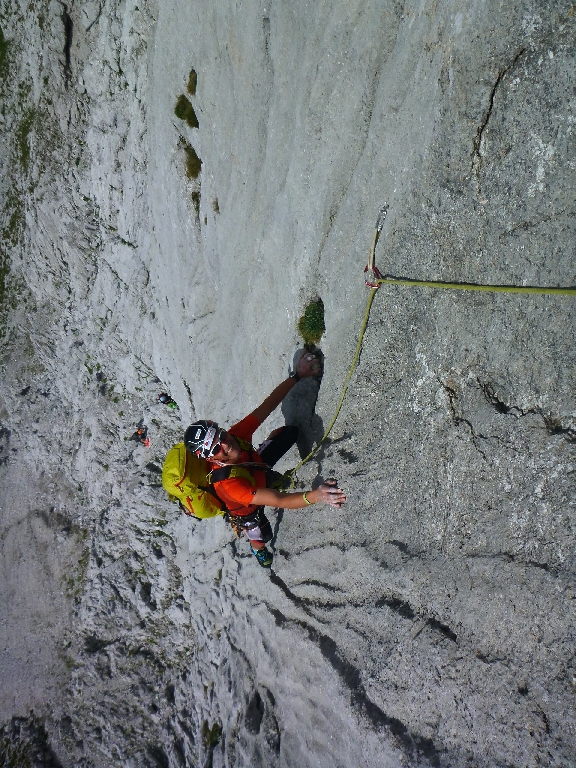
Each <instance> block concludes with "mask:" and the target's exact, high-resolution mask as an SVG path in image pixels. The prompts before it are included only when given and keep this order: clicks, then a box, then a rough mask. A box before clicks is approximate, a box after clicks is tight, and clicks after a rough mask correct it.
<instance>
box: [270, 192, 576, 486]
mask: <svg viewBox="0 0 576 768" xmlns="http://www.w3.org/2000/svg"><path fill="white" fill-rule="evenodd" d="M389 207H390V206H389V205H388V203H384V205H383V206H382V207H381V208H380V210H379V211H378V218H377V219H376V226H375V228H374V237H373V239H372V245H371V247H370V254H369V256H368V263H367V265H366V267H365V268H364V275H365V278H364V282H365V283H366V285H367V286H368V288H370V295H369V296H368V302H367V304H366V311H365V313H364V319H363V321H362V326H361V328H360V333H359V336H358V343H357V345H356V352H355V353H354V357H353V359H352V364H351V366H350V370H349V371H348V375H347V376H346V379H345V380H344V387H343V389H342V395H341V397H340V401H339V402H338V405H337V407H336V412H335V414H334V417H333V419H332V421H331V422H330V425H329V426H328V429H327V430H326V432H324V434H323V436H322V438H321V439H320V440H319V441H318V443H317V444H316V445H315V446H314V448H312V450H311V451H310V453H309V454H308V455H307V456H305V457H304V458H303V459H302V461H301V462H300V463H299V464H297V465H296V466H295V467H294V469H291V470H289V471H288V472H286V473H285V475H284V476H285V477H286V478H290V480H291V485H290V488H294V486H295V484H296V480H295V477H294V475H295V473H296V472H297V471H298V470H299V469H300V467H303V466H304V464H306V463H307V462H308V461H310V459H311V458H312V457H313V456H315V455H316V453H318V451H319V450H320V448H321V447H322V444H323V443H324V441H325V440H326V438H327V437H328V435H329V434H330V432H331V431H332V428H333V427H334V424H335V423H336V419H337V418H338V416H339V415H340V410H341V409H342V405H343V403H344V398H345V397H346V392H347V391H348V385H349V383H350V379H351V378H352V375H353V373H354V371H355V369H356V366H357V364H358V360H359V359H360V352H361V351H362V344H363V342H364V334H365V332H366V327H367V325H368V320H369V318H370V310H371V308H372V302H373V301H374V296H375V295H376V292H377V290H378V289H379V288H380V286H381V285H406V286H413V287H416V288H448V289H451V290H462V291H485V292H492V293H528V294H530V293H531V294H553V295H557V296H576V286H570V287H566V288H553V287H546V286H525V285H480V284H478V283H445V282H442V281H439V280H413V279H411V278H395V277H388V276H384V275H382V274H381V273H380V271H379V270H378V267H376V265H375V263H374V261H375V253H376V246H377V244H378V239H379V237H380V233H381V232H382V228H383V226H384V222H385V220H386V215H387V213H388V209H389Z"/></svg>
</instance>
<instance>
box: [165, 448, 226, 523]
mask: <svg viewBox="0 0 576 768" xmlns="http://www.w3.org/2000/svg"><path fill="white" fill-rule="evenodd" d="M208 471H209V467H208V463H207V462H206V460H205V459H199V458H197V457H196V456H194V455H193V454H191V453H189V452H188V451H187V450H186V446H185V445H184V443H178V445H175V446H174V447H173V448H170V450H169V451H168V454H167V456H166V459H165V461H164V467H163V468H162V485H163V486H164V489H165V490H166V492H167V494H168V497H169V499H170V501H179V502H180V503H181V504H182V508H183V511H184V512H185V513H186V514H187V515H192V516H193V517H202V518H203V517H216V516H217V515H223V514H224V510H225V507H224V504H223V503H222V502H221V501H220V499H219V498H218V496H216V492H215V491H214V488H213V486H212V485H211V484H210V483H209V482H208V479H207V477H206V475H207V474H208Z"/></svg>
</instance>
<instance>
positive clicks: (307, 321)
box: [298, 296, 326, 345]
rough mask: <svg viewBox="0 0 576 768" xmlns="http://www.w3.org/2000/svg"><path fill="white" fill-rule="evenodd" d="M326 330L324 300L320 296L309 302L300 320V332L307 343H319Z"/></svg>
mask: <svg viewBox="0 0 576 768" xmlns="http://www.w3.org/2000/svg"><path fill="white" fill-rule="evenodd" d="M325 330H326V326H325V325H324V302H323V301H322V299H321V298H320V297H319V296H318V297H316V298H315V299H312V301H310V302H309V303H308V306H307V307H306V309H305V310H304V314H303V315H302V317H301V318H300V320H299V321H298V332H299V334H300V336H302V338H303V339H304V343H305V344H310V345H312V344H317V343H318V342H319V341H320V339H321V338H322V334H323V333H324V331H325Z"/></svg>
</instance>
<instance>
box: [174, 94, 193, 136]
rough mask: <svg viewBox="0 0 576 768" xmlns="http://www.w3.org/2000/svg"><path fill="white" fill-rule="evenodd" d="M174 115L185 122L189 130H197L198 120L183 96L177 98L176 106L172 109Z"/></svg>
mask: <svg viewBox="0 0 576 768" xmlns="http://www.w3.org/2000/svg"><path fill="white" fill-rule="evenodd" d="M174 114H175V115H176V117H177V118H179V119H180V120H185V121H186V125H188V126H189V127H190V128H199V123H198V118H197V117H196V112H194V107H193V106H192V104H191V103H190V102H189V101H188V99H187V98H186V96H184V94H181V95H180V96H178V99H177V100H176V106H175V107H174Z"/></svg>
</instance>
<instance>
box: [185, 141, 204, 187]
mask: <svg viewBox="0 0 576 768" xmlns="http://www.w3.org/2000/svg"><path fill="white" fill-rule="evenodd" d="M184 152H186V176H187V177H188V178H189V179H197V178H198V176H199V175H200V171H201V170H202V160H200V158H199V157H198V155H197V154H196V150H195V149H194V147H193V146H191V145H190V144H187V143H185V144H184Z"/></svg>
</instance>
